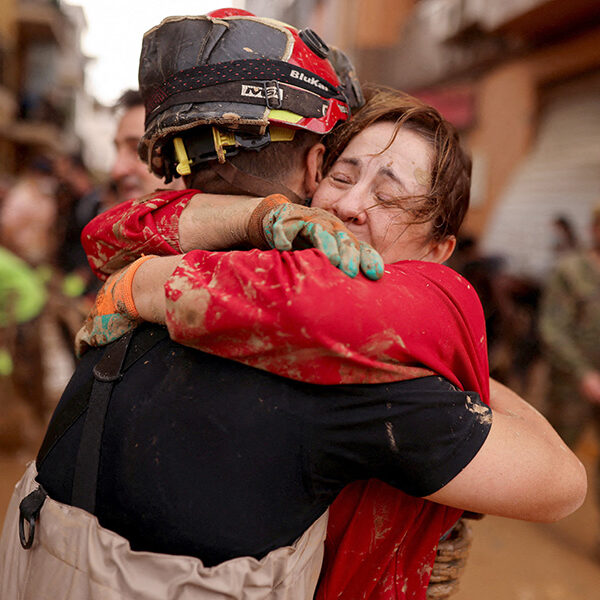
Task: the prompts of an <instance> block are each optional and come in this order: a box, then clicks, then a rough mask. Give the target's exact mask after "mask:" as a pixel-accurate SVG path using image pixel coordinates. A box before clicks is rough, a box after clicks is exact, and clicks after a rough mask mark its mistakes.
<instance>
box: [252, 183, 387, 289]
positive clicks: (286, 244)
mask: <svg viewBox="0 0 600 600" xmlns="http://www.w3.org/2000/svg"><path fill="white" fill-rule="evenodd" d="M256 230H258V231H256ZM257 233H258V234H259V235H258V236H257V235H256V234H257ZM249 238H250V240H252V241H253V243H255V244H256V245H257V246H258V247H261V244H260V241H263V243H264V242H266V244H267V246H268V247H270V248H275V249H277V250H281V251H284V250H293V249H300V248H317V249H319V250H321V252H323V254H325V256H326V257H327V258H328V259H329V262H330V263H331V264H332V265H334V266H335V267H338V268H339V269H340V270H341V271H343V272H344V273H345V274H346V275H348V276H350V277H356V275H357V274H358V272H359V270H360V271H362V272H363V274H364V275H365V276H366V277H368V278H369V279H373V280H377V279H380V278H381V276H382V275H383V259H382V258H381V256H380V255H379V253H378V252H377V251H376V250H375V249H374V248H372V247H371V246H370V245H369V244H367V243H366V242H361V241H360V240H359V239H358V238H357V237H356V236H355V235H354V234H352V233H350V231H348V230H347V229H346V227H345V226H344V224H343V223H342V221H340V219H338V218H337V217H335V216H334V215H332V214H331V213H328V212H327V211H326V210H323V209H321V208H308V207H306V206H301V205H300V204H292V203H290V202H289V201H288V200H287V198H285V196H282V195H280V194H273V195H272V196H267V198H265V199H264V200H263V201H262V202H261V203H260V204H259V205H258V207H257V208H256V209H255V211H254V214H253V215H252V217H251V219H250V225H249Z"/></svg>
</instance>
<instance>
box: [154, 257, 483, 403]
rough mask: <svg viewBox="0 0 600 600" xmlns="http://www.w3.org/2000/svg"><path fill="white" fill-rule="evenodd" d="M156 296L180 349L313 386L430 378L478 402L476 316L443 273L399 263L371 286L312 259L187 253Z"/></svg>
mask: <svg viewBox="0 0 600 600" xmlns="http://www.w3.org/2000/svg"><path fill="white" fill-rule="evenodd" d="M165 291H166V297H167V326H168V328H169V331H170V335H171V337H172V338H173V339H174V340H176V341H178V342H180V343H182V344H184V345H186V346H192V347H194V348H198V349H200V350H203V351H205V352H209V353H212V354H217V355H219V356H223V357H225V358H232V359H235V360H238V361H240V362H243V363H245V364H248V365H250V366H253V367H257V368H261V369H264V370H266V371H270V372H272V373H276V374H278V375H283V376H285V377H290V378H292V379H298V380H301V381H306V382H312V383H321V384H339V383H375V382H377V383H382V382H390V381H399V380H403V379H412V378H415V377H420V376H424V375H429V374H431V373H433V372H434V373H437V374H439V375H443V376H444V377H446V378H448V379H449V380H450V381H452V382H454V383H455V384H457V385H459V386H460V387H462V388H463V389H470V390H474V391H477V392H478V393H480V395H481V396H482V398H483V399H484V400H487V394H488V392H487V390H488V378H489V374H488V365H487V352H486V336H485V325H484V319H483V311H482V308H481V304H480V302H479V298H478V297H477V294H476V293H475V291H474V290H473V288H472V287H471V286H470V285H469V283H468V282H467V281H466V280H465V279H463V278H462V277H461V276H460V275H458V274H457V273H456V272H455V271H453V270H451V269H448V268H447V267H444V266H442V265H437V264H434V263H426V262H420V261H402V262H399V263H396V264H394V265H386V273H385V275H384V277H383V278H382V279H381V280H379V281H377V282H373V281H370V280H367V279H366V278H364V277H362V276H361V275H359V276H357V277H356V278H355V279H351V278H349V277H348V276H346V275H344V274H343V273H341V272H340V271H339V270H338V269H336V268H335V267H333V266H331V265H330V264H329V262H328V261H327V259H326V258H325V257H324V255H323V254H321V253H320V252H319V251H318V250H303V251H297V252H283V253H280V252H277V251H275V250H272V251H266V252H261V251H258V250H251V251H245V252H206V251H202V250H195V251H193V252H190V253H188V254H187V255H186V256H185V257H184V258H183V260H182V262H181V263H180V266H179V267H178V268H177V269H176V270H175V271H174V273H173V275H172V276H171V278H170V279H169V280H168V281H167V283H166V286H165Z"/></svg>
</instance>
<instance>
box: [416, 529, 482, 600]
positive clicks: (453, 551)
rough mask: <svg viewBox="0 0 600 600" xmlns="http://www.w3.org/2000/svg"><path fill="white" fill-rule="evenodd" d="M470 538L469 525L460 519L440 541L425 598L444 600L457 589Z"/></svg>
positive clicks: (471, 534)
mask: <svg viewBox="0 0 600 600" xmlns="http://www.w3.org/2000/svg"><path fill="white" fill-rule="evenodd" d="M472 539H473V533H472V530H471V526H470V525H469V524H468V523H467V522H466V521H465V520H464V519H460V520H459V521H458V522H457V523H456V525H455V526H454V527H453V529H452V531H451V532H450V535H449V536H448V537H447V538H446V539H445V540H444V541H442V542H440V544H439V546H438V549H437V555H436V557H435V562H434V563H433V570H432V572H431V579H430V580H429V587H428V588H427V600H444V599H445V598H449V597H450V596H451V595H452V594H454V593H455V592H456V591H457V590H458V584H459V580H460V576H461V574H462V572H463V569H464V567H465V564H466V562H467V556H468V554H469V549H470V547H471V541H472Z"/></svg>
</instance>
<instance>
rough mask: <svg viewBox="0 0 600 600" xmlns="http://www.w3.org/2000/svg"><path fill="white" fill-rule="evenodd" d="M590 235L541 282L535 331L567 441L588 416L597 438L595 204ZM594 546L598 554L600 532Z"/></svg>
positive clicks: (599, 212) (599, 365) (599, 317)
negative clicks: (585, 246)
mask: <svg viewBox="0 0 600 600" xmlns="http://www.w3.org/2000/svg"><path fill="white" fill-rule="evenodd" d="M591 240H592V245H591V248H589V249H588V250H582V251H580V252H572V253H570V254H568V255H566V256H565V257H564V258H562V259H561V260H560V261H559V262H558V264H557V266H556V268H555V270H554V272H553V273H552V274H551V276H550V278H549V280H548V282H547V284H546V288H545V290H544V295H543V299H542V304H541V313H540V334H541V337H542V340H543V343H544V346H545V353H546V357H547V359H548V363H549V365H550V388H549V392H548V411H547V416H548V419H549V421H550V422H551V424H552V425H553V426H554V428H555V429H556V430H557V431H558V433H559V434H560V435H561V437H562V438H563V440H564V441H565V442H566V443H567V444H568V445H569V446H571V447H572V446H573V445H575V444H576V443H577V441H578V439H579V437H580V435H581V434H582V433H583V430H584V429H585V427H586V425H587V424H588V423H590V422H591V423H592V424H593V426H594V428H595V430H596V434H597V436H598V437H599V438H600V344H599V343H598V340H600V205H598V206H596V208H595V209H594V211H593V213H592V231H591ZM599 467H600V465H598V466H597V469H598V473H597V476H596V497H597V499H598V500H600V468H599ZM598 551H599V552H598V554H599V556H600V536H599V538H598Z"/></svg>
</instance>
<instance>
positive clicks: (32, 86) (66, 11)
mask: <svg viewBox="0 0 600 600" xmlns="http://www.w3.org/2000/svg"><path fill="white" fill-rule="evenodd" d="M85 28H86V21H85V16H84V13H83V10H82V8H81V7H79V6H72V5H70V4H67V3H66V2H61V1H60V0H0V175H13V174H15V173H18V172H20V170H21V168H22V166H23V165H24V164H26V162H27V161H28V159H29V158H30V157H32V156H34V155H36V154H39V153H44V154H48V153H50V154H52V153H57V152H61V153H63V152H66V153H72V152H77V151H85V148H84V144H85V142H84V139H83V138H82V132H81V131H80V130H81V118H80V115H81V114H82V112H83V113H86V112H88V113H89V112H90V110H92V111H93V107H94V100H93V98H91V97H90V96H89V95H87V94H86V92H85V90H84V81H85V76H84V72H85V64H86V60H87V58H86V57H85V56H84V55H83V53H82V50H81V36H82V34H83V32H84V31H85ZM90 107H92V108H91V109H90ZM99 109H100V110H101V109H102V107H99ZM91 166H93V165H91Z"/></svg>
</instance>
